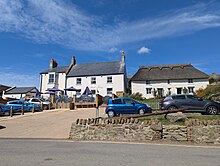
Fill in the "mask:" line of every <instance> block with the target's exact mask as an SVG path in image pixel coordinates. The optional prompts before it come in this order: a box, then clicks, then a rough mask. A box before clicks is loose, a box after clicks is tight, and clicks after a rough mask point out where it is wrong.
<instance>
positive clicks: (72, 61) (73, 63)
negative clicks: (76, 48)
mask: <svg viewBox="0 0 220 166" xmlns="http://www.w3.org/2000/svg"><path fill="white" fill-rule="evenodd" d="M71 64H72V65H75V64H76V58H75V56H72V59H71Z"/></svg>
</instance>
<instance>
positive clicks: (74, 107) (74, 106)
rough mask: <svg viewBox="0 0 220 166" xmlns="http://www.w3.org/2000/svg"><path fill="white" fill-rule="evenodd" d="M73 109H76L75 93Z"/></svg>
mask: <svg viewBox="0 0 220 166" xmlns="http://www.w3.org/2000/svg"><path fill="white" fill-rule="evenodd" d="M73 109H74V110H75V109H76V95H73Z"/></svg>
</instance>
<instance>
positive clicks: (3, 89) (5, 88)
mask: <svg viewBox="0 0 220 166" xmlns="http://www.w3.org/2000/svg"><path fill="white" fill-rule="evenodd" d="M9 88H10V87H9V86H6V85H1V84H0V92H3V91H5V90H7V89H9Z"/></svg>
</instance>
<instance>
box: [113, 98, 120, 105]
mask: <svg viewBox="0 0 220 166" xmlns="http://www.w3.org/2000/svg"><path fill="white" fill-rule="evenodd" d="M112 104H122V102H121V99H114V100H112Z"/></svg>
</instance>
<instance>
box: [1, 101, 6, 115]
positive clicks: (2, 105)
mask: <svg viewBox="0 0 220 166" xmlns="http://www.w3.org/2000/svg"><path fill="white" fill-rule="evenodd" d="M3 107H5V105H4V104H2V103H0V115H4V112H3V111H2V108H3Z"/></svg>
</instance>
